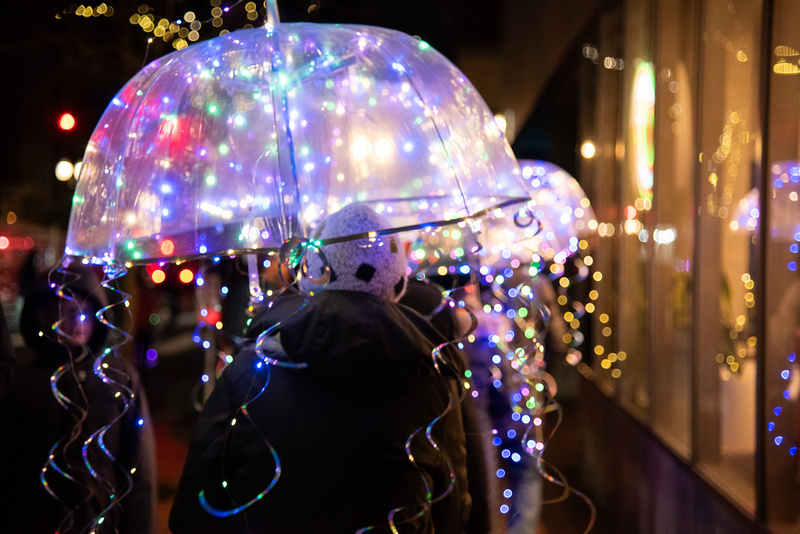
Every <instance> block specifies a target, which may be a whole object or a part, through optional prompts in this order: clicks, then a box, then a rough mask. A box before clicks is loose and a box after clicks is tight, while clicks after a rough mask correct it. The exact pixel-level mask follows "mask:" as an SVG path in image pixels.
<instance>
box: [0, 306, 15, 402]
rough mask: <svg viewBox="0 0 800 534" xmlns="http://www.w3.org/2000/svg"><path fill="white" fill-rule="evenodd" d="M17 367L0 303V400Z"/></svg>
mask: <svg viewBox="0 0 800 534" xmlns="http://www.w3.org/2000/svg"><path fill="white" fill-rule="evenodd" d="M16 366H17V357H16V356H15V355H14V345H13V344H12V343H11V335H10V334H9V333H8V323H6V316H5V313H3V306H2V303H1V302H0V400H2V399H3V395H4V394H5V392H6V390H7V389H8V383H9V382H11V376H12V375H13V374H14V368H15V367H16Z"/></svg>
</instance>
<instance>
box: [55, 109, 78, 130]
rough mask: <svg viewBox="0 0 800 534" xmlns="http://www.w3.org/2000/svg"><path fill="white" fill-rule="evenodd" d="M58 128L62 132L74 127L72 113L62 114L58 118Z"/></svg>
mask: <svg viewBox="0 0 800 534" xmlns="http://www.w3.org/2000/svg"><path fill="white" fill-rule="evenodd" d="M58 127H59V128H61V129H62V130H64V131H69V130H72V129H73V128H74V127H75V117H73V116H72V113H62V114H61V116H60V117H59V118H58Z"/></svg>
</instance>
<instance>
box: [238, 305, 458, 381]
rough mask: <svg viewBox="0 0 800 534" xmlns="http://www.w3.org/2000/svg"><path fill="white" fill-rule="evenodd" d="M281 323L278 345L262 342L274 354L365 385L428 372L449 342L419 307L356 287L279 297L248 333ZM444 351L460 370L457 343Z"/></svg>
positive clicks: (323, 376)
mask: <svg viewBox="0 0 800 534" xmlns="http://www.w3.org/2000/svg"><path fill="white" fill-rule="evenodd" d="M278 322H280V324H279V325H278V326H277V328H276V329H275V333H273V334H272V335H273V336H277V338H276V339H277V340H279V344H277V343H265V344H264V345H263V346H264V347H269V348H264V350H265V351H269V352H270V354H269V356H270V357H273V358H276V359H277V360H284V361H290V362H293V363H301V362H303V363H307V364H308V370H309V372H310V373H312V374H315V375H318V376H319V377H320V378H321V379H324V380H335V381H336V382H342V381H344V382H360V383H361V384H362V385H363V384H364V383H365V382H366V381H369V382H371V383H375V380H376V379H380V378H388V377H391V376H393V375H396V374H398V373H402V374H406V375H407V374H408V373H410V372H414V373H420V372H427V371H423V369H430V368H431V365H430V359H431V352H432V351H433V349H434V348H435V347H436V346H437V345H439V344H440V343H445V341H446V340H445V339H444V338H443V337H442V335H441V334H440V333H439V332H438V331H437V330H436V329H435V328H433V327H432V326H431V325H430V323H429V322H428V321H427V320H425V319H424V318H423V317H422V316H421V315H419V314H418V313H417V312H415V311H414V310H412V309H410V308H408V307H406V306H403V305H401V304H396V303H394V302H390V301H387V300H385V299H382V298H379V297H376V296H374V295H370V294H367V293H361V292H355V291H323V292H322V293H321V294H319V295H318V296H315V297H303V296H300V295H286V296H283V297H279V298H278V299H277V300H276V301H275V302H274V304H273V306H272V307H271V308H269V309H267V310H265V311H264V312H262V314H261V315H260V316H259V317H258V318H257V319H256V321H254V323H253V325H252V326H251V328H250V332H249V335H248V337H249V338H251V339H254V338H255V337H257V335H258V334H260V333H261V332H263V331H264V330H266V329H267V328H269V327H270V326H272V325H274V324H276V323H278ZM441 355H442V357H443V359H444V360H445V362H446V363H447V364H448V366H450V367H452V368H453V369H454V370H455V371H456V372H458V371H459V370H460V365H459V363H458V362H459V361H460V360H459V358H458V357H457V355H456V353H455V351H454V349H453V348H452V347H449V346H448V347H445V348H444V349H442V353H441ZM412 362H413V363H415V365H409V364H410V363H412Z"/></svg>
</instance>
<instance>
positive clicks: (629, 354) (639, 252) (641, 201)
mask: <svg viewBox="0 0 800 534" xmlns="http://www.w3.org/2000/svg"><path fill="white" fill-rule="evenodd" d="M650 16H651V13H650V4H649V3H648V2H632V3H631V4H630V7H629V9H628V11H627V13H626V17H625V26H624V28H625V29H624V46H625V54H624V55H625V63H626V65H625V69H624V71H623V73H624V77H623V80H624V81H623V92H622V101H623V103H624V107H623V114H622V128H623V142H624V144H623V146H624V156H625V157H624V164H623V166H622V169H621V171H622V176H621V190H620V200H621V202H620V207H621V209H622V212H621V213H620V214H619V215H618V217H620V216H621V225H620V228H619V231H620V251H619V257H620V263H619V277H620V278H619V299H620V300H619V302H620V304H621V308H620V309H619V311H618V321H619V322H618V325H617V330H618V347H617V351H616V354H614V353H613V352H612V353H610V354H609V355H608V358H609V360H612V363H613V362H614V361H616V362H618V365H619V369H620V371H621V372H622V376H621V377H620V380H619V395H620V401H621V402H623V403H624V405H625V406H627V407H628V409H629V410H630V411H631V413H633V414H634V415H637V416H638V417H642V418H644V417H645V415H646V411H647V409H648V406H649V402H650V396H649V390H648V387H647V364H648V360H647V324H648V318H649V311H650V306H649V304H648V299H647V291H646V288H647V285H646V284H647V264H648V261H647V259H648V248H649V247H648V241H649V239H650V232H649V228H651V226H652V217H653V212H652V207H653V151H654V139H653V132H654V130H653V127H654V113H655V107H654V106H655V80H654V75H653V63H652V57H651V53H650V48H651V47H650V42H651V37H652V36H651V33H650V31H649V26H648V24H649V21H650Z"/></svg>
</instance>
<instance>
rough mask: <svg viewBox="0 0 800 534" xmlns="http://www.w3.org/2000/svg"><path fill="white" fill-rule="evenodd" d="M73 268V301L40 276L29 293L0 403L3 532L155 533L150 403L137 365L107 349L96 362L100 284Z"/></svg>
mask: <svg viewBox="0 0 800 534" xmlns="http://www.w3.org/2000/svg"><path fill="white" fill-rule="evenodd" d="M79 273H80V274H78V275H77V276H76V275H75V274H73V275H71V276H76V279H75V280H74V281H70V282H65V285H64V291H65V294H67V295H68V296H69V298H66V299H65V298H63V297H60V296H58V295H57V294H56V287H57V286H56V284H53V285H51V284H50V283H49V282H48V280H46V276H45V277H43V278H41V279H39V280H38V281H37V284H36V285H35V287H34V288H33V289H32V290H31V291H30V292H29V294H28V295H27V296H26V297H25V302H24V306H23V309H22V312H21V315H20V332H21V334H22V336H23V338H24V339H25V344H26V346H25V347H24V348H23V349H21V350H20V351H18V352H19V354H18V356H19V364H18V366H17V368H16V370H15V373H14V376H13V379H12V380H11V382H10V385H9V390H8V391H7V394H6V395H5V397H4V398H3V399H1V400H0V457H2V458H3V462H2V463H0V481H1V482H0V532H3V533H5V532H8V533H12V532H14V533H16V532H26V533H43V534H44V533H53V532H59V533H83V532H95V533H97V534H101V533H120V534H124V533H130V534H148V533H155V532H156V520H155V518H156V511H157V510H156V508H157V505H156V476H155V444H154V443H155V442H154V439H153V434H152V426H151V421H150V417H149V413H148V408H147V402H146V399H145V396H144V392H143V391H142V389H141V387H140V384H139V382H138V376H137V374H136V372H135V369H134V368H133V367H131V366H129V365H127V364H126V363H125V362H123V361H122V360H120V359H118V358H117V357H115V356H114V355H113V354H108V355H106V356H105V357H104V358H103V359H102V361H98V360H97V357H98V356H100V355H101V354H103V352H104V350H105V348H106V338H107V335H108V328H107V327H106V326H105V325H103V324H102V323H101V322H99V321H98V320H97V319H96V318H95V316H94V314H95V313H96V312H97V311H98V310H100V309H101V307H103V306H104V305H105V303H106V299H105V295H104V291H105V289H104V288H102V286H101V285H100V284H99V283H98V282H99V280H98V278H97V277H96V275H95V274H94V273H93V272H91V271H89V270H88V269H81V270H80V271H79ZM54 324H57V325H58V330H59V331H60V332H61V333H60V334H58V333H57V331H54V329H53V325H54ZM59 341H60V342H59ZM96 364H98V365H99V364H102V367H100V369H102V370H103V377H102V378H101V376H98V374H96V372H95V369H94V367H95V365H96Z"/></svg>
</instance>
